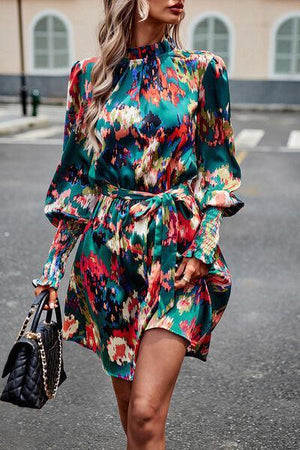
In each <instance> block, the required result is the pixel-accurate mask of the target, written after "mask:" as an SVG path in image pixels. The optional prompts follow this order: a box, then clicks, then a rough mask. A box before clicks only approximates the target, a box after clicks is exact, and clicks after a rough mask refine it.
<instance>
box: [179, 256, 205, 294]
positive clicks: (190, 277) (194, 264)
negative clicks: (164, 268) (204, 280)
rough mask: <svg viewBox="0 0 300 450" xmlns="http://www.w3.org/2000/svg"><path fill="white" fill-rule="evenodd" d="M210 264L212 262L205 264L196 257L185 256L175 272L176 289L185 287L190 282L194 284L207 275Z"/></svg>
mask: <svg viewBox="0 0 300 450" xmlns="http://www.w3.org/2000/svg"><path fill="white" fill-rule="evenodd" d="M209 266H210V264H205V263H204V262H203V261H201V260H200V259H198V258H195V257H191V258H183V259H182V261H181V264H180V266H179V267H178V269H177V271H176V273H175V289H181V288H185V287H186V286H188V285H189V284H194V283H195V282H196V281H197V279H198V278H201V277H205V276H206V275H207V274H208V271H209ZM179 278H180V279H179Z"/></svg>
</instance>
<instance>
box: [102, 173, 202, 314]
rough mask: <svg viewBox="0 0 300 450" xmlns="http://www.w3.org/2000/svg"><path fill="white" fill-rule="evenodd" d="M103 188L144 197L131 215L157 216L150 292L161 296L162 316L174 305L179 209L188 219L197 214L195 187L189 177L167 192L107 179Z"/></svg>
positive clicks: (127, 196)
mask: <svg viewBox="0 0 300 450" xmlns="http://www.w3.org/2000/svg"><path fill="white" fill-rule="evenodd" d="M100 192H101V194H103V195H107V196H109V197H111V198H116V197H120V198H124V199H128V200H143V203H140V202H138V203H134V204H133V205H132V206H131V207H130V209H129V214H130V216H131V217H133V218H134V219H135V220H141V219H144V218H146V217H147V216H149V215H151V216H153V217H154V218H155V233H154V254H153V259H152V267H151V273H152V276H151V277H150V279H151V283H150V284H151V285H149V289H148V294H147V295H149V296H151V297H152V296H154V297H155V298H156V299H157V301H158V317H159V318H161V317H162V316H163V315H164V314H165V313H166V312H167V311H168V310H169V309H170V308H172V307H173V306H174V297H175V287H174V283H175V271H176V257H177V242H178V234H179V220H178V210H180V211H181V213H182V214H183V216H184V217H185V218H186V219H191V218H192V217H193V214H194V209H193V205H195V199H194V195H193V192H192V190H191V187H190V185H189V183H188V181H185V182H182V183H180V184H177V185H175V186H173V187H172V188H170V189H168V190H166V191H164V192H159V193H157V194H153V193H150V192H144V191H135V190H130V189H126V188H122V187H119V186H115V185H113V184H110V183H105V184H102V185H101V186H100ZM145 200H146V202H145Z"/></svg>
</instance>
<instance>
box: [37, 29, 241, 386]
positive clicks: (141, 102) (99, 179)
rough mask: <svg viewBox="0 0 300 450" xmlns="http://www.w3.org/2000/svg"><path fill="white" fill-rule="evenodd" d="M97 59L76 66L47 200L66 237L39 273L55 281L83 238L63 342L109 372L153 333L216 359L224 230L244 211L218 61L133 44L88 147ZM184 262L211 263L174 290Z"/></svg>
mask: <svg viewBox="0 0 300 450" xmlns="http://www.w3.org/2000/svg"><path fill="white" fill-rule="evenodd" d="M96 60H97V58H96V57H92V58H87V59H83V60H80V61H76V62H75V63H74V64H73V66H72V68H71V70H70V75H69V81H68V89H67V108H66V116H65V126H64V140H63V151H62V155H61V160H60V161H59V163H58V165H57V169H56V171H55V173H54V176H53V178H52V180H51V183H50V186H49V188H48V191H47V194H46V199H45V208H44V210H45V214H46V217H47V218H48V219H49V220H50V222H51V223H52V224H53V226H54V227H55V228H56V233H55V236H54V238H53V241H52V243H51V244H50V249H49V254H48V258H47V260H46V262H45V264H44V267H43V268H42V273H41V276H40V277H39V278H37V279H35V280H33V281H34V283H35V285H50V286H52V287H54V288H55V289H58V287H59V285H60V282H61V279H62V277H63V275H64V272H65V267H66V263H67V260H68V258H69V255H70V253H71V251H72V249H73V248H74V246H75V244H76V242H78V240H79V244H78V248H77V251H76V254H75V257H74V262H73V264H72V267H71V276H70V280H69V284H68V290H67V294H66V298H65V302H64V323H63V338H64V339H65V340H70V341H74V342H77V343H78V344H80V345H82V346H84V347H86V348H89V349H91V350H92V351H94V352H95V353H96V354H97V355H98V356H99V359H100V361H101V363H102V368H103V370H104V371H105V372H106V373H107V374H109V375H111V376H115V377H119V378H123V379H126V380H133V378H134V373H135V367H136V357H137V352H138V348H139V344H140V341H141V337H142V335H143V333H144V331H145V330H147V329H151V328H164V329H167V330H169V331H170V332H172V333H175V334H178V335H180V336H182V337H184V338H185V339H187V340H188V343H189V345H188V347H187V350H186V356H193V357H196V358H198V359H200V360H202V361H206V359H207V355H208V352H209V346H210V341H211V334H212V330H213V329H214V327H215V326H216V325H217V323H218V322H219V321H220V319H221V317H222V315H223V313H224V311H225V308H226V306H227V303H228V300H229V297H230V291H231V283H232V280H231V273H230V271H229V268H228V266H227V263H226V261H225V258H224V256H223V254H222V252H221V249H220V246H219V237H220V225H221V222H222V220H223V218H224V217H229V216H233V215H234V214H236V213H237V212H238V211H239V210H240V209H241V208H242V207H243V206H244V202H243V201H242V200H241V199H240V198H239V197H238V196H237V195H236V192H235V191H236V190H237V189H238V188H239V187H240V185H241V169H240V166H239V164H238V162H237V159H236V156H235V145H234V133H233V127H232V124H231V111H230V94H229V81H228V74H227V69H226V66H225V63H224V61H223V59H222V58H221V57H220V56H218V55H216V54H214V53H212V52H209V51H207V50H197V51H196V50H193V51H191V50H185V49H180V48H178V47H177V46H176V44H175V42H174V40H173V39H172V38H171V37H164V38H163V39H162V40H160V41H158V42H155V43H153V44H148V45H144V46H139V47H128V48H127V51H126V56H125V57H124V58H123V59H122V60H121V61H120V62H119V64H118V65H117V67H116V68H115V71H114V78H113V87H112V90H111V92H110V95H109V97H108V99H107V101H106V102H105V104H104V106H103V108H102V110H101V112H99V116H98V120H97V122H96V124H95V131H96V137H97V142H98V146H97V149H91V148H88V146H87V141H86V130H85V111H86V108H87V106H88V105H89V103H90V101H91V99H92V83H91V72H92V68H93V65H94V63H95V61H96ZM183 257H187V258H190V257H195V258H197V259H200V260H201V261H203V262H204V263H205V264H208V267H209V271H208V275H207V276H206V277H202V278H198V280H197V281H196V282H193V283H190V284H188V286H187V287H186V288H184V289H175V287H174V280H175V272H176V269H177V267H178V266H179V264H180V262H181V261H182V258H183Z"/></svg>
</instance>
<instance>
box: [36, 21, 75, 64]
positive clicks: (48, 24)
mask: <svg viewBox="0 0 300 450" xmlns="http://www.w3.org/2000/svg"><path fill="white" fill-rule="evenodd" d="M69 66H70V38H69V31H68V26H67V24H66V23H65V21H64V20H63V19H62V18H61V17H59V16H57V15H55V14H47V15H43V16H42V17H40V18H39V19H38V20H37V21H36V23H35V25H34V27H33V69H34V70H43V69H47V70H52V71H55V70H61V69H68V68H69Z"/></svg>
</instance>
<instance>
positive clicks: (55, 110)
mask: <svg viewBox="0 0 300 450" xmlns="http://www.w3.org/2000/svg"><path fill="white" fill-rule="evenodd" d="M31 112H32V111H31V105H28V109H27V116H23V114H22V110H21V105H19V104H0V136H4V135H10V134H15V133H19V132H22V131H27V130H31V129H37V128H43V127H47V126H49V125H51V124H53V123H56V124H61V123H63V121H64V115H65V107H64V106H62V105H40V107H39V109H38V115H37V116H36V117H34V116H31Z"/></svg>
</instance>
